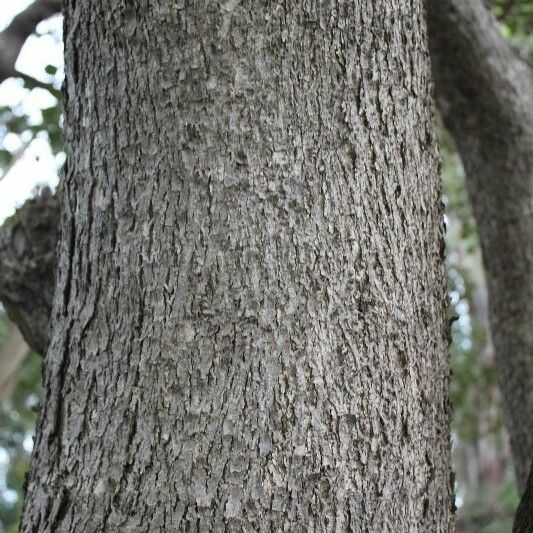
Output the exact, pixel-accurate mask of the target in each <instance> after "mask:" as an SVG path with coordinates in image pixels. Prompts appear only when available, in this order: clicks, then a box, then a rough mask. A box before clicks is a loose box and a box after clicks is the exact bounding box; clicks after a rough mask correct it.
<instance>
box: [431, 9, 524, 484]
mask: <svg viewBox="0 0 533 533" xmlns="http://www.w3.org/2000/svg"><path fill="white" fill-rule="evenodd" d="M428 20H429V35H430V51H431V55H432V63H433V72H434V78H435V84H436V94H437V102H438V105H439V109H440V111H441V113H442V116H443V118H444V122H445V124H446V127H447V128H448V129H449V131H450V132H451V134H452V135H453V137H454V139H455V142H456V145H457V149H458V151H459V153H460V155H461V158H462V161H463V164H464V167H465V170H466V174H467V185H468V190H469V194H470V198H471V202H472V205H473V208H474V214H475V217H476V221H477V226H478V232H479V236H480V240H481V247H482V252H483V261H484V265H485V271H486V277H487V284H488V291H489V314H490V324H491V334H492V337H493V341H494V346H495V350H496V361H497V367H498V374H499V380H500V386H501V389H502V393H503V399H504V409H505V416H506V425H507V428H508V430H509V434H510V439H511V447H512V452H513V457H514V462H515V470H516V475H517V481H518V485H519V487H520V489H521V490H523V489H524V486H525V482H526V479H527V475H528V472H529V468H530V464H531V458H532V457H531V454H532V450H533V322H532V317H533V267H532V265H533V223H532V211H531V209H532V198H533V194H532V192H533V150H532V146H533V79H532V75H531V71H530V70H529V69H528V67H527V65H526V64H525V63H523V62H522V61H521V60H520V59H519V58H518V57H517V56H516V55H515V53H514V52H513V50H512V49H511V48H510V47H509V46H508V44H507V43H506V42H505V40H504V39H503V38H502V36H501V35H500V33H499V29H498V26H497V23H496V21H495V20H494V18H493V16H492V15H491V14H490V13H489V11H487V9H486V8H485V7H484V6H483V4H482V2H481V0H471V1H468V2H464V1H463V0H438V1H437V0H432V1H430V2H429V6H428Z"/></svg>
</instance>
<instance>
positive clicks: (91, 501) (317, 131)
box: [21, 0, 452, 531]
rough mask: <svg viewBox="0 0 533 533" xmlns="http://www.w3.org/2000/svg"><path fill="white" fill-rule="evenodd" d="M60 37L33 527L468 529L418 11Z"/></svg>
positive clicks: (113, 28)
mask: <svg viewBox="0 0 533 533" xmlns="http://www.w3.org/2000/svg"><path fill="white" fill-rule="evenodd" d="M65 39H66V82H65V85H66V91H67V95H66V103H65V108H66V146H67V153H68V158H67V160H68V169H67V171H66V175H65V180H64V189H63V195H62V220H61V239H60V244H59V263H58V271H59V274H58V286H57V290H56V293H55V301H54V310H53V319H52V320H53V333H52V339H51V344H50V348H49V351H48V355H47V358H46V369H45V377H44V402H43V403H44V405H43V409H42V412H41V415H40V420H39V423H38V430H37V437H36V444H35V449H34V456H33V460H32V466H31V469H30V474H29V482H28V487H27V496H26V502H25V509H24V515H23V519H22V526H21V527H22V531H223V530H228V531H282V530H285V531H306V530H316V531H346V530H351V531H413V530H420V531H448V530H450V529H452V489H451V486H450V479H449V478H450V475H449V472H450V450H449V436H448V435H449V433H448V431H449V428H448V415H449V407H448V380H449V363H448V356H447V341H448V333H449V332H448V324H447V320H446V301H447V298H446V288H445V276H444V269H443V257H442V255H443V254H442V250H443V227H442V220H443V213H442V204H441V199H440V194H441V191H440V185H439V176H438V163H437V154H436V143H435V137H434V131H433V130H434V127H433V122H432V103H431V98H430V82H429V79H430V72H429V58H428V52H427V47H426V31H425V26H424V17H423V10H422V6H421V2H420V1H414V2H409V3H406V2H403V1H400V0H394V1H391V0H388V1H387V2H378V3H373V2H372V3H371V2H366V1H353V2H350V3H345V4H343V3H337V2H335V3H331V4H330V3H329V2H324V3H316V2H305V1H304V2H256V3H254V8H253V9H251V8H250V5H249V4H248V3H245V2H243V3H238V2H236V1H229V2H219V1H217V2H209V3H204V2H180V1H178V2H176V1H166V2H165V1H163V2H150V3H148V2H127V3H126V2H116V3H114V2H113V3H104V2H90V1H88V0H85V1H80V0H76V1H72V0H70V1H67V2H66V3H65ZM88 65H90V68H88V67H87V66H88Z"/></svg>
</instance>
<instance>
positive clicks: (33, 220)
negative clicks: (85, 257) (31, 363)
mask: <svg viewBox="0 0 533 533" xmlns="http://www.w3.org/2000/svg"><path fill="white" fill-rule="evenodd" d="M58 228H59V201H58V199H57V198H56V197H55V196H53V195H52V193H51V192H50V190H49V189H44V190H43V191H42V192H41V193H40V194H39V196H37V197H35V198H32V199H30V200H28V201H27V202H26V203H25V204H24V205H23V206H22V207H21V208H20V209H18V210H17V212H16V213H15V215H14V216H13V217H11V218H10V219H8V220H7V221H6V222H5V223H4V224H3V225H2V227H1V228H0V301H1V302H2V303H3V304H4V307H5V309H6V311H7V314H8V315H9V318H11V320H12V321H13V322H15V324H17V326H18V327H19V329H20V331H21V332H22V334H23V336H24V338H25V339H26V342H27V343H28V344H29V345H30V346H31V347H32V348H33V349H34V350H35V351H36V352H37V353H40V354H45V353H46V349H47V348H48V342H49V339H50V326H49V324H50V316H51V313H52V300H53V294H54V286H55V266H56V262H57V255H56V245H57V233H58Z"/></svg>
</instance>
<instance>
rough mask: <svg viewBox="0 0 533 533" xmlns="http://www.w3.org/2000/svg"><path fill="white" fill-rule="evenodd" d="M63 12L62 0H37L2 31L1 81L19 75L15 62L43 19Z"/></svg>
mask: <svg viewBox="0 0 533 533" xmlns="http://www.w3.org/2000/svg"><path fill="white" fill-rule="evenodd" d="M60 12H61V0H36V1H35V2H33V4H30V5H29V6H28V7H27V8H26V9H24V10H23V11H21V12H20V13H19V14H18V15H17V16H16V17H15V18H13V20H12V21H11V24H9V26H7V28H5V29H4V30H3V31H2V32H0V83H1V82H3V81H4V80H5V79H7V78H10V77H13V76H18V75H19V74H17V72H16V70H15V63H16V62H17V58H18V56H19V54H20V51H21V49H22V46H23V45H24V43H25V42H26V39H27V38H28V37H29V36H30V35H31V34H32V33H33V32H34V31H35V28H36V27H37V25H38V24H39V22H42V21H43V20H45V19H47V18H49V17H51V16H52V15H55V14H56V13H60Z"/></svg>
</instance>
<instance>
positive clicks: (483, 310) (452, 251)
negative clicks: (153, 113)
mask: <svg viewBox="0 0 533 533" xmlns="http://www.w3.org/2000/svg"><path fill="white" fill-rule="evenodd" d="M487 1H488V0H487ZM490 4H491V8H492V10H493V12H494V14H495V15H496V17H497V18H499V19H500V23H501V28H502V33H503V34H504V35H505V36H506V37H507V38H508V39H509V41H510V42H511V43H512V45H513V46H514V47H515V49H516V51H517V53H518V54H520V55H521V56H522V57H523V58H524V60H526V61H529V62H531V58H533V35H532V29H533V0H514V1H513V0H495V1H492V2H490ZM43 28H44V29H40V28H38V38H40V37H43V36H46V35H48V36H50V35H51V36H52V37H53V38H54V39H58V40H60V39H61V36H60V32H59V30H58V26H57V25H56V28H55V30H50V29H47V27H46V25H43ZM62 76H63V71H62V65H61V64H56V65H51V64H47V65H43V67H42V75H41V76H40V78H39V80H40V83H39V84H38V85H36V84H34V83H32V82H31V80H25V81H19V82H18V83H19V85H20V89H21V94H22V97H21V99H20V102H19V103H16V104H15V105H6V106H0V180H1V179H2V178H3V177H5V176H6V175H7V174H8V173H9V172H10V171H11V170H12V168H13V167H14V166H15V165H16V164H17V161H18V160H19V159H20V158H21V157H22V156H23V155H24V152H25V151H26V150H27V148H28V147H29V145H30V144H31V143H32V142H33V141H34V139H41V140H45V141H46V142H47V143H48V145H49V147H50V151H51V153H52V154H53V155H54V156H56V158H55V161H56V164H57V167H58V168H59V167H60V166H61V164H62V162H63V161H64V156H63V153H62V142H63V141H62V137H61V102H60V100H59V99H58V98H57V90H58V89H59V87H60V85H61V79H62ZM43 84H44V85H46V84H47V85H48V86H49V88H50V90H49V91H46V88H43ZM35 91H40V92H41V93H42V92H48V94H47V95H46V98H43V99H42V100H43V101H44V102H45V105H44V106H43V105H42V106H41V107H39V108H38V109H37V111H36V109H35V106H33V107H32V108H31V109H30V108H29V106H27V105H25V101H26V100H27V99H28V98H31V95H32V93H33V92H35ZM440 148H441V155H442V171H443V180H444V195H445V198H444V201H445V205H446V224H447V265H448V280H449V293H450V302H451V304H450V307H451V311H452V314H453V315H455V319H456V320H455V321H454V323H453V326H452V333H453V340H452V344H451V347H450V352H451V360H452V370H453V375H452V382H451V395H452V402H453V407H454V410H453V421H452V444H453V459H454V470H455V476H456V484H455V491H456V506H457V508H458V509H457V518H458V528H457V529H458V531H464V532H469V533H474V532H486V533H504V532H508V531H511V526H512V520H513V514H514V510H515V509H516V505H517V504H518V494H517V491H516V488H515V485H514V479H513V469H512V464H511V456H510V450H509V444H508V439H507V435H506V432H505V428H504V426H503V421H502V408H501V398H500V394H499V390H498V387H497V376H496V371H495V368H494V350H493V346H492V343H491V340H490V335H489V333H488V327H487V292H486V288H485V282H484V277H483V267H482V262H481V252H480V248H479V242H478V237H477V234H476V227H475V222H474V218H473V215H472V211H471V208H470V204H469V201H468V194H467V190H466V186H465V176H464V171H463V168H462V165H461V163H460V160H459V157H458V155H457V153H456V151H455V148H454V146H453V143H452V141H451V139H450V137H449V135H448V134H447V133H446V132H445V131H444V130H443V128H442V127H441V128H440ZM8 332H9V326H8V320H7V318H6V316H5V313H4V311H3V309H2V308H1V306H0V353H1V351H2V346H3V345H5V343H6V340H7V337H8ZM40 373H41V357H40V356H38V355H36V354H34V353H29V354H28V355H27V356H26V357H25V358H24V360H23V362H22V364H21V365H20V366H19V368H18V370H17V372H16V375H15V377H14V379H13V383H10V386H9V391H0V533H1V532H3V531H5V532H14V531H16V530H17V524H18V518H19V516H20V512H21V506H22V494H23V485H24V478H25V473H26V471H27V468H28V465H29V459H30V454H31V449H32V444H33V438H32V436H33V434H34V428H35V421H36V417H37V415H36V411H37V409H38V403H39V394H40Z"/></svg>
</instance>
